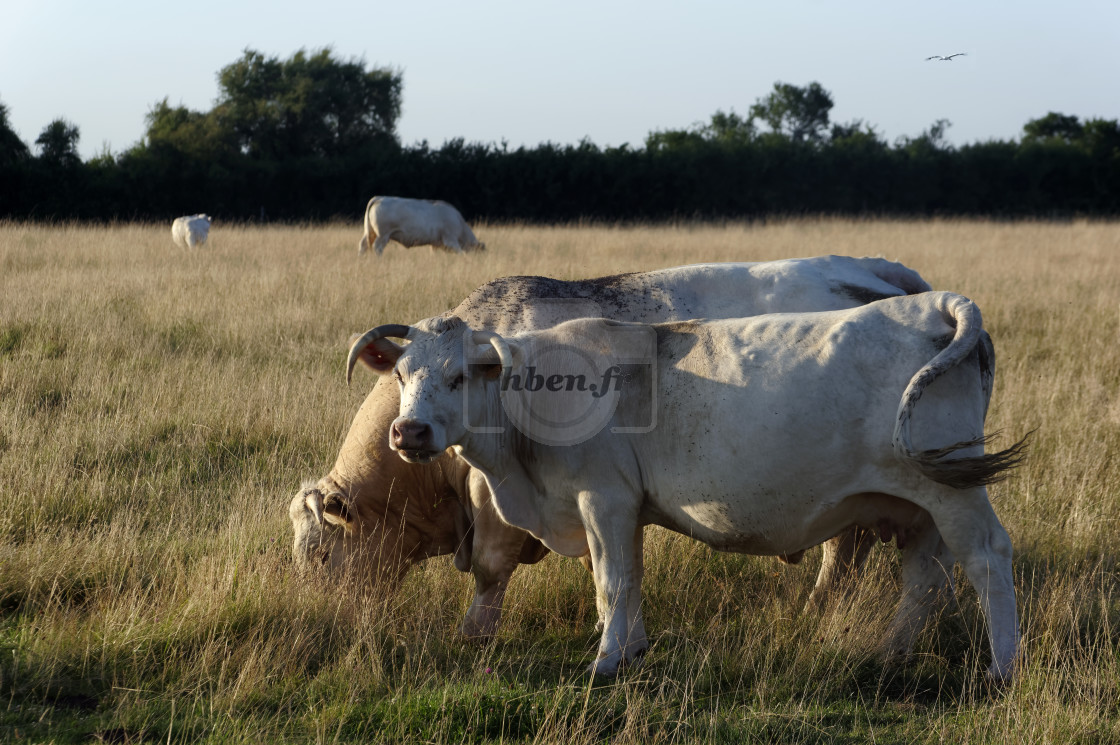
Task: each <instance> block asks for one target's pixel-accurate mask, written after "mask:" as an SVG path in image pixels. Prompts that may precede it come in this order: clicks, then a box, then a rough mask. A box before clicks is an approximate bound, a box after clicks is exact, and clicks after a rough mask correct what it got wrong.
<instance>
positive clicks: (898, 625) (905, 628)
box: [883, 512, 953, 660]
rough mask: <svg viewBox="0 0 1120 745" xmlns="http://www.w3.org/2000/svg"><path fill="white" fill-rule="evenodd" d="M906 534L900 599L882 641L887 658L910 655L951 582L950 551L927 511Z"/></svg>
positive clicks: (951, 562) (951, 563)
mask: <svg viewBox="0 0 1120 745" xmlns="http://www.w3.org/2000/svg"><path fill="white" fill-rule="evenodd" d="M905 536H906V537H905V546H904V547H903V549H902V599H901V601H900V602H899V604H898V610H897V612H896V613H895V617H894V620H893V621H891V625H890V628H889V630H888V631H887V636H886V641H885V642H884V645H883V647H884V653H885V656H886V657H887V659H888V660H892V659H899V658H905V657H908V656H909V655H910V652H911V651H912V650H913V649H914V642H915V641H916V640H917V638H918V634H919V633H921V630H922V629H923V628H924V627H925V624H926V621H927V619H928V618H929V615H930V613H931V612H932V611H933V609H934V608H935V607H936V606H937V605H938V603H939V601H941V600H942V599H943V598H945V597H946V593H945V592H944V591H945V588H946V586H947V585H948V586H950V587H951V586H952V577H953V574H952V573H953V554H952V553H950V551H949V548H948V546H946V545H945V541H944V540H942V538H941V533H940V532H938V530H937V526H936V525H934V524H933V519H932V518H931V517H930V516H929V513H925V512H923V514H922V516H921V518H920V522H919V523H917V524H914V525H910V526H908V527H907V528H906V531H905ZM899 540H900V541H902V540H903V539H902V538H900V539H899Z"/></svg>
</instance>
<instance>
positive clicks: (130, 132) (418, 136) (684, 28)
mask: <svg viewBox="0 0 1120 745" xmlns="http://www.w3.org/2000/svg"><path fill="white" fill-rule="evenodd" d="M324 46H330V47H331V48H332V49H333V50H334V53H335V55H336V56H338V57H341V58H344V59H349V58H355V57H356V58H362V59H364V60H365V62H366V63H367V64H368V65H376V66H388V67H394V68H397V69H399V70H400V71H402V72H403V74H404V106H403V114H402V116H401V118H400V120H399V124H398V130H397V131H398V134H399V136H400V139H401V142H402V143H404V144H406V145H410V144H414V143H416V142H418V141H420V140H428V142H429V143H430V144H431V145H432V146H434V147H438V146H440V145H442V144H443V143H444V141H446V140H448V139H451V138H455V137H463V138H465V139H466V140H468V141H478V142H500V141H501V140H503V139H505V140H507V141H508V142H509V144H510V146H511V147H517V146H519V145H526V146H530V147H532V146H534V145H537V144H539V143H541V142H545V141H551V142H555V143H561V144H567V143H576V142H578V141H579V140H580V139H581V138H583V137H588V138H590V139H591V140H592V141H593V142H594V143H596V144H597V145H600V146H607V145H621V144H623V143H630V144H631V145H633V146H635V147H638V146H641V145H642V143H643V142H644V139H645V137H646V135H647V134H648V133H649V132H650V131H652V130H657V129H678V128H685V127H689V126H690V125H692V124H694V123H696V122H699V121H706V120H707V119H708V118H709V117H710V116H711V114H713V113H714V112H715V111H716V110H718V109H723V110H725V111H726V110H730V109H734V110H735V111H736V112H738V113H740V114H743V113H746V111H747V109H748V108H749V107H750V105H751V104H752V103H754V101H755V100H756V99H758V98H759V97H761V96H764V95H766V94H767V93H768V92H769V91H770V90H771V88H772V86H773V84H774V83H775V82H776V81H782V82H786V83H793V84H795V85H802V86H803V85H807V84H808V83H810V82H812V81H816V82H819V83H820V84H821V85H822V86H824V88H825V89H826V90H828V91H830V92H831V93H832V97H833V100H834V102H835V104H836V106H835V108H833V110H832V121H833V122H848V121H850V120H853V119H857V118H858V119H862V120H864V121H865V122H867V123H869V124H872V125H874V126H875V128H876V130H877V131H878V132H879V133H880V134H882V135H883V136H885V137H886V138H887V140H888V141H889V142H892V143H893V142H894V141H895V139H896V138H897V137H899V136H901V135H907V136H917V135H918V134H920V133H921V132H922V130H924V129H926V128H928V127H929V125H930V124H932V123H933V122H934V121H936V120H937V119H941V118H944V119H948V120H950V121H951V122H952V127H950V129H949V130H948V133H947V136H948V139H949V140H950V141H951V142H953V143H956V144H958V145H959V144H963V143H969V142H978V141H985V140H991V139H1013V138H1018V137H1019V136H1020V134H1021V131H1022V126H1023V124H1025V123H1026V122H1027V121H1028V120H1030V119H1034V118H1037V117H1040V116H1043V115H1045V114H1046V113H1047V112H1048V111H1058V112H1061V113H1064V114H1072V115H1076V116H1079V117H1081V118H1082V119H1085V118H1091V117H1102V118H1106V119H1120V83H1118V77H1120V2H1117V0H1063V2H1060V3H1058V2H1054V1H1053V0H1051V1H1050V2H1039V1H1037V0H1018V1H1016V2H1011V1H1009V0H1001V1H999V2H985V1H984V0H967V1H964V0H925V1H924V2H916V1H914V0H893V1H890V2H888V1H879V0H875V1H871V0H867V1H860V0H847V1H846V2H841V1H840V0H827V1H826V0H769V1H768V2H753V1H749V2H748V1H746V0H741V1H737V2H736V1H732V0H724V1H717V0H688V2H670V1H669V0H645V1H644V2H620V1H616V0H596V1H594V2H587V1H586V0H567V1H566V2H562V3H555V2H553V3H550V2H533V0H517V1H516V2H511V1H506V0H495V1H493V2H491V1H488V0H477V1H474V2H472V1H471V0H430V1H426V0H396V1H395V2H391V3H389V2H378V1H377V0H365V1H364V2H342V1H340V0H300V1H299V2H296V1H295V0H270V1H269V2H262V1H260V0H193V2H189V3H175V4H172V3H164V2H160V1H159V0H154V1H153V0H145V1H144V2H138V1H137V0H110V1H109V2H105V3H97V2H89V0H80V1H76V0H3V4H2V8H0V102H3V103H4V104H6V105H7V106H8V109H9V114H10V116H11V121H12V124H13V126H14V127H15V129H16V131H17V132H18V133H19V135H20V136H21V137H22V138H23V140H24V141H25V142H27V143H28V144H29V145H32V143H33V142H34V140H35V138H36V137H37V136H38V134H39V132H40V131H41V130H42V129H43V127H45V126H46V125H47V124H48V123H49V122H50V121H51V120H52V119H55V118H57V117H64V118H66V119H67V120H69V121H71V122H73V123H74V124H76V125H78V127H79V128H80V130H81V143H80V150H81V153H82V156H83V157H86V158H88V157H89V156H91V155H94V154H96V153H99V152H101V151H102V150H103V149H104V148H105V147H108V148H109V149H110V150H111V152H113V153H114V154H117V153H120V152H121V151H123V150H125V149H127V148H128V147H130V146H131V145H133V144H135V143H136V142H137V141H139V140H140V139H141V138H142V136H143V134H144V115H145V114H146V113H147V112H148V110H149V109H150V108H151V107H152V105H153V104H155V103H156V102H158V101H160V100H162V99H163V98H164V97H165V96H166V97H167V98H168V99H169V101H170V103H171V104H172V105H179V104H182V105H185V106H187V107H189V108H191V109H197V110H203V111H205V110H208V109H210V108H211V106H212V105H213V103H214V100H215V98H216V97H217V94H218V88H217V77H216V76H217V72H218V70H219V69H220V68H222V67H223V66H225V65H227V64H229V63H231V62H234V61H235V60H237V59H238V58H239V57H240V56H241V53H242V50H244V49H245V48H246V47H249V48H252V49H255V50H257V51H260V52H263V53H265V54H267V55H270V56H278V57H281V58H287V57H289V56H290V55H291V54H292V53H293V52H295V51H296V50H298V49H300V48H301V47H302V48H305V49H307V50H309V51H311V50H316V49H319V48H322V47H324ZM957 52H966V53H967V56H965V57H958V58H957V59H955V60H953V61H952V62H939V61H932V62H926V61H925V58H926V57H928V56H930V55H934V54H938V55H948V54H954V53H957Z"/></svg>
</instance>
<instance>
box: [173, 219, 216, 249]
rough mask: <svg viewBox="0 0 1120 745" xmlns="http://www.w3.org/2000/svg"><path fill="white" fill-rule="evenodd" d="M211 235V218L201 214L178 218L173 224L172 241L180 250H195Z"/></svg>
mask: <svg viewBox="0 0 1120 745" xmlns="http://www.w3.org/2000/svg"><path fill="white" fill-rule="evenodd" d="M208 235H210V216H209V215H204V214H202V213H199V214H197V215H186V216H184V217H176V218H175V221H174V222H173V223H171V240H173V241H175V245H177V246H179V247H180V248H195V247H196V246H201V245H202V244H203V243H205V242H206V237H207V236H208Z"/></svg>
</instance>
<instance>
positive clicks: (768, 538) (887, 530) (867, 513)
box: [641, 492, 927, 556]
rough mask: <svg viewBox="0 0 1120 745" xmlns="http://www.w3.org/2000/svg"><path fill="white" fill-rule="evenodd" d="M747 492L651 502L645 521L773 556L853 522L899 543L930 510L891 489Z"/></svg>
mask: <svg viewBox="0 0 1120 745" xmlns="http://www.w3.org/2000/svg"><path fill="white" fill-rule="evenodd" d="M766 501H767V500H762V499H758V498H757V496H756V497H755V498H752V497H751V495H745V496H744V497H743V498H741V499H732V498H728V499H726V500H723V501H720V500H691V501H687V502H685V501H683V500H672V504H670V505H668V506H666V505H658V504H656V503H654V502H650V503H647V504H646V505H645V506H644V507H643V509H642V512H641V518H642V522H644V523H648V524H654V525H660V526H661V527H664V528H667V529H669V530H672V531H675V532H677V533H681V534H683V535H687V536H689V537H690V538H693V539H695V540H698V541H700V542H702V543H705V544H707V545H709V546H711V547H712V548H714V549H717V550H719V551H733V552H736V553H745V554H756V555H760V556H771V555H778V554H787V553H793V552H796V551H800V550H802V549H806V548H811V547H812V546H816V545H818V544H820V543H822V542H823V541H826V540H828V539H829V538H832V537H833V536H835V535H838V534H839V533H841V532H842V531H844V530H845V529H847V528H849V527H851V526H852V525H859V526H862V527H865V528H868V529H870V530H873V531H875V532H876V534H877V535H879V536H880V537H881V538H882V539H883V540H884V541H889V540H891V538H892V537H898V538H899V543H900V546H901V545H902V543H903V542H904V541H905V538H906V536H907V535H908V534H909V533H910V532H912V530H911V526H914V525H917V524H919V523H920V522H921V521H922V520H923V519H924V518H925V516H926V515H927V513H926V511H925V510H924V509H922V508H921V507H919V506H917V505H915V504H913V503H912V502H908V501H906V500H905V499H901V498H898V497H895V496H891V495H889V494H883V493H877V492H859V493H854V494H850V495H848V496H830V497H827V498H825V499H824V500H818V501H815V500H813V499H812V498H811V497H809V496H808V495H805V494H789V495H786V498H784V499H782V500H780V503H779V504H775V505H772V506H768V505H767V504H766Z"/></svg>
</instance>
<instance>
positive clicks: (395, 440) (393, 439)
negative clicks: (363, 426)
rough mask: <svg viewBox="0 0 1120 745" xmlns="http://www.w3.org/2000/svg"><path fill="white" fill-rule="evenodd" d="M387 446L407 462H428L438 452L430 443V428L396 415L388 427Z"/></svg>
mask: <svg viewBox="0 0 1120 745" xmlns="http://www.w3.org/2000/svg"><path fill="white" fill-rule="evenodd" d="M389 447H391V448H392V449H393V450H396V451H397V453H398V454H399V455H400V456H401V458H403V459H404V460H406V461H408V462H409V463H430V462H431V461H433V460H435V459H436V458H437V457H438V456H439V454H440V451H439V450H436V449H434V448H433V445H432V428H431V427H429V426H428V425H427V424H425V423H424V422H417V421H415V420H413V419H405V418H404V417H397V419H395V420H394V421H393V425H392V426H391V427H390V428H389Z"/></svg>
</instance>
